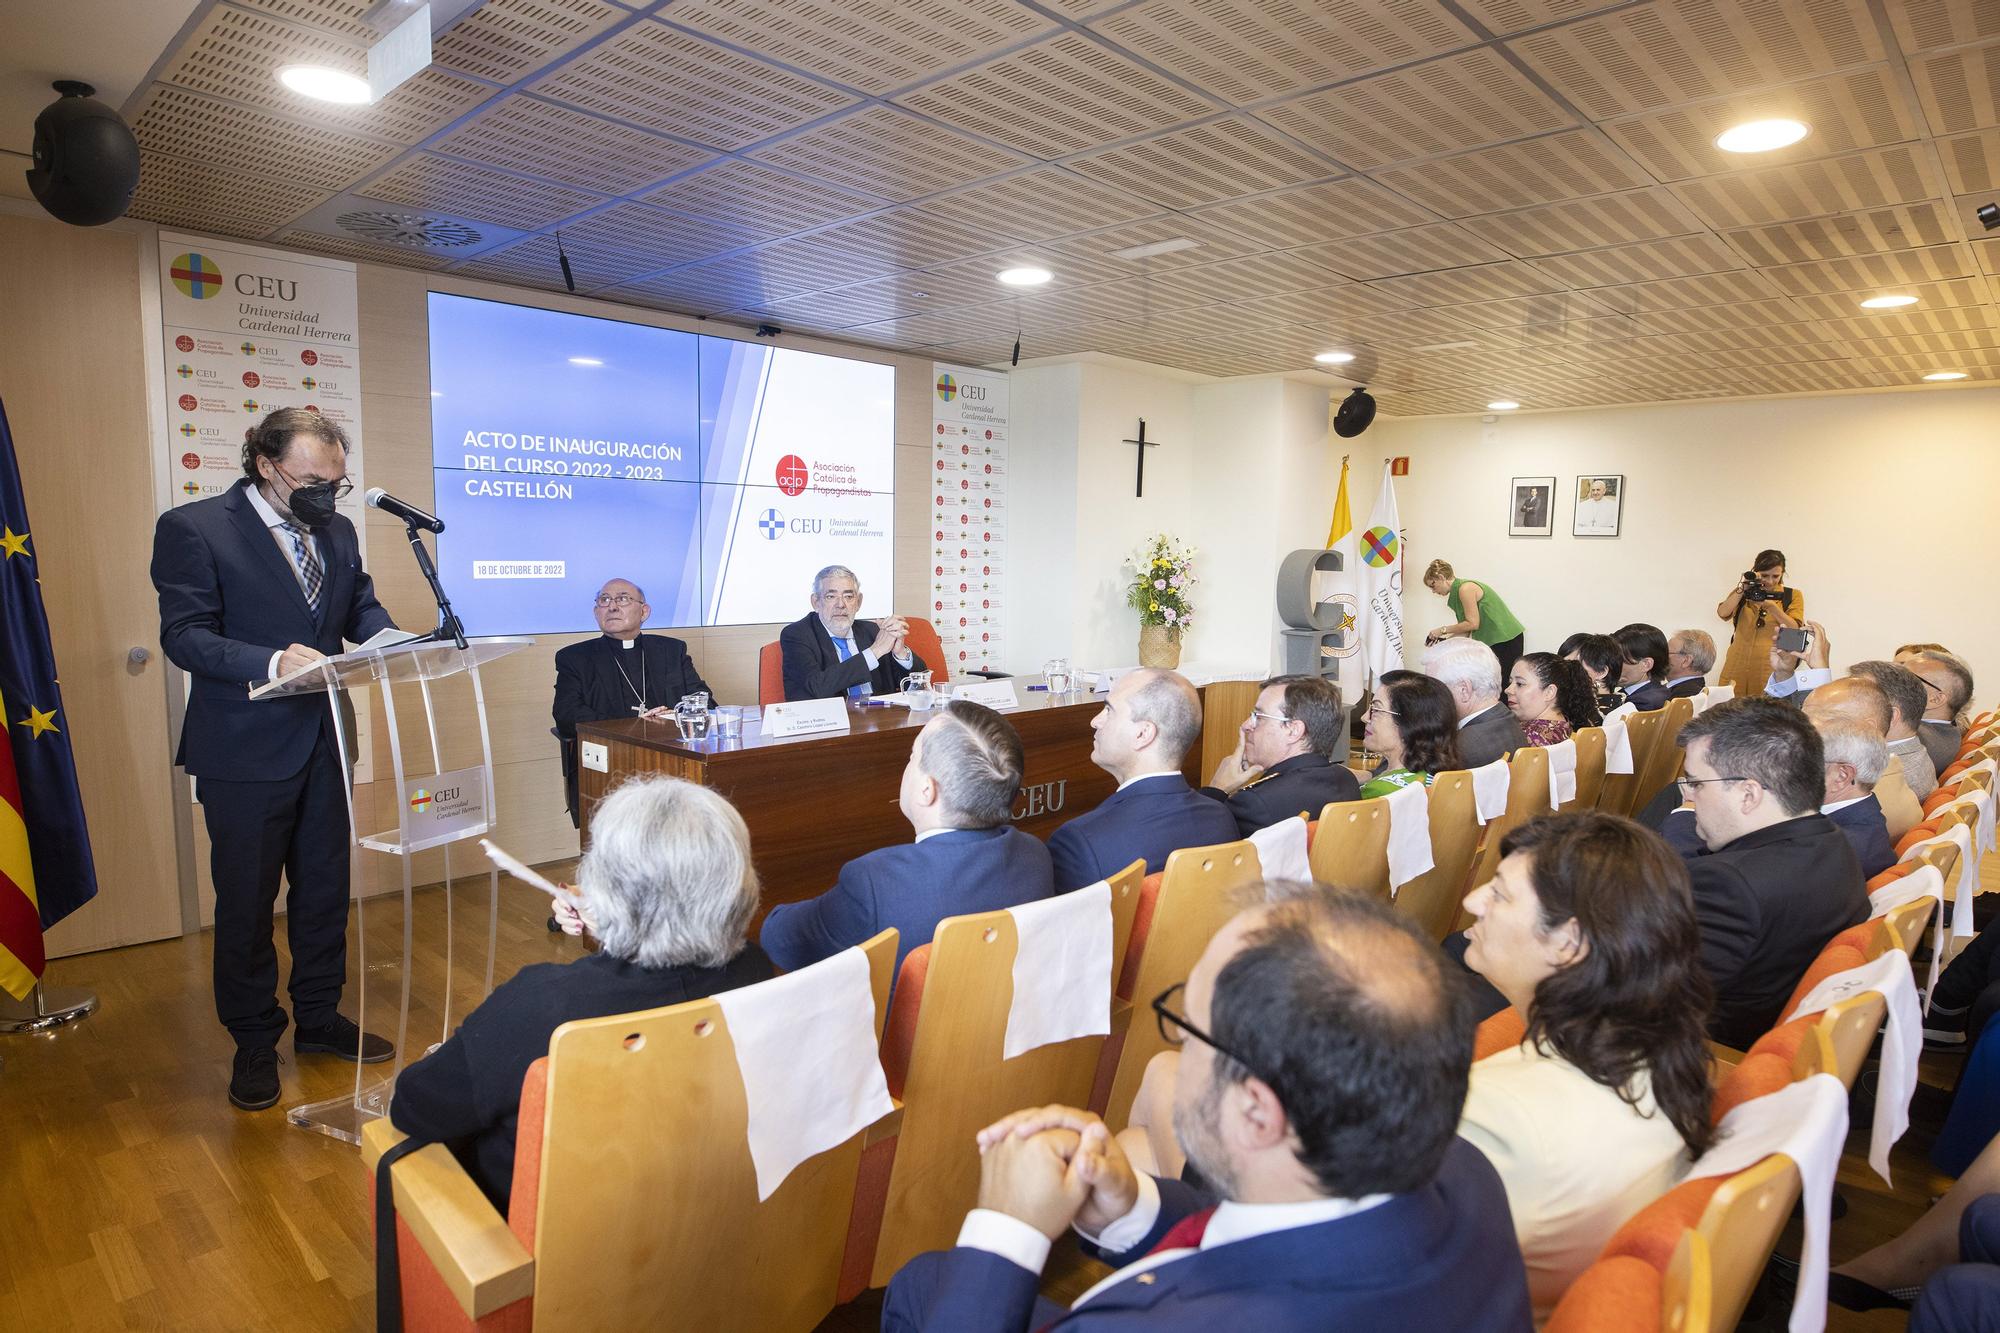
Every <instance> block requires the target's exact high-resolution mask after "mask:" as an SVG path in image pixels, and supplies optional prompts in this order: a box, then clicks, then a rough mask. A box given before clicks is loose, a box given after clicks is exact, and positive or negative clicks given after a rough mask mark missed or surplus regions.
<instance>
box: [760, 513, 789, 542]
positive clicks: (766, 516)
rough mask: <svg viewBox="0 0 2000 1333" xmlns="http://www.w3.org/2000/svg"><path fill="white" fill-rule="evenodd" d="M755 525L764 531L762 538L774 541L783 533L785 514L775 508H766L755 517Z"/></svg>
mask: <svg viewBox="0 0 2000 1333" xmlns="http://www.w3.org/2000/svg"><path fill="white" fill-rule="evenodd" d="M757 526H758V528H759V529H761V530H762V531H763V533H764V540H766V541H773V542H774V541H776V540H778V538H780V537H782V536H784V534H785V516H784V515H783V514H781V513H779V512H778V511H777V510H775V509H766V510H765V511H764V512H763V513H762V514H761V515H759V516H758V518H757Z"/></svg>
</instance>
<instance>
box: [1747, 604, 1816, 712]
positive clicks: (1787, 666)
mask: <svg viewBox="0 0 2000 1333" xmlns="http://www.w3.org/2000/svg"><path fill="white" fill-rule="evenodd" d="M1804 628H1805V629H1806V630H1807V631H1808V632H1809V633H1810V634H1811V635H1812V642H1811V643H1810V644H1808V645H1807V646H1806V650H1805V651H1804V652H1803V653H1788V652H1786V651H1785V650H1784V649H1782V648H1780V647H1778V646H1777V644H1776V642H1775V640H1774V641H1773V643H1772V645H1771V662H1770V675H1769V676H1768V677H1767V678H1766V679H1765V681H1764V693H1765V694H1766V695H1768V696H1769V697H1770V698H1773V699H1789V700H1791V701H1792V702H1793V703H1803V702H1805V699H1806V696H1807V695H1809V694H1811V693H1812V692H1813V691H1814V690H1816V689H1818V688H1819V687H1820V686H1822V685H1824V684H1826V683H1827V682H1828V681H1830V680H1832V679H1833V667H1832V661H1833V644H1832V643H1831V642H1830V641H1829V640H1828V639H1827V635H1826V627H1825V626H1823V625H1821V624H1820V623H1819V622H1818V621H1817V620H1808V621H1807V622H1806V623H1805V626H1804ZM1739 697H1741V696H1739Z"/></svg>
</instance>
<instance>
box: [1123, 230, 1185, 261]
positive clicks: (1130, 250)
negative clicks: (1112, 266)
mask: <svg viewBox="0 0 2000 1333" xmlns="http://www.w3.org/2000/svg"><path fill="white" fill-rule="evenodd" d="M1200 244H1201V242H1200V241H1197V240H1196V239H1194V237H1192V236H1175V237H1173V238H1171V239H1169V240H1164V241H1154V242H1153V243H1152V244H1150V245H1128V246H1126V247H1125V248H1124V249H1123V250H1113V251H1111V252H1110V253H1111V257H1112V258H1113V259H1151V258H1152V257H1153V256H1154V255H1170V254H1172V253H1174V252H1175V251H1176V250H1192V249H1194V248H1195V247H1197V246H1199V245H1200Z"/></svg>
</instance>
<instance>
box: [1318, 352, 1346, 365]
mask: <svg viewBox="0 0 2000 1333" xmlns="http://www.w3.org/2000/svg"><path fill="white" fill-rule="evenodd" d="M1353 359H1354V353H1352V352H1321V353H1320V354H1319V355H1318V356H1316V357H1314V358H1313V360H1315V361H1317V362H1319V363H1320V364H1321V365H1322V366H1344V365H1346V364H1347V363H1348V362H1350V361H1352V360H1353Z"/></svg>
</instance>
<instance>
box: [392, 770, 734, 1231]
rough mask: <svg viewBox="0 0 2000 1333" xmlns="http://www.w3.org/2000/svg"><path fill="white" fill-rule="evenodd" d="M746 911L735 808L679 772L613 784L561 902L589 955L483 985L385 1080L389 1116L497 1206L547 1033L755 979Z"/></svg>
mask: <svg viewBox="0 0 2000 1333" xmlns="http://www.w3.org/2000/svg"><path fill="white" fill-rule="evenodd" d="M756 912H757V872H756V870H755V869H753V868H752V866H751V864H750V831H749V829H747V828H746V827H744V824H743V817H742V816H741V815H739V814H737V813H736V808H735V807H734V806H732V805H730V804H729V802H728V801H726V800H724V799H723V798H722V797H721V796H720V795H718V794H716V793H715V792H712V791H710V790H709V789H708V788H706V787H698V786H696V785H695V784H693V783H691V782H683V781H681V780H680V779H678V778H667V777H635V778H631V779H629V780H627V781H625V782H623V783H621V784H619V786H618V788H617V789H616V790H615V791H613V792H612V793H611V794H610V795H609V796H606V797H605V798H604V800H603V802H602V803H601V804H600V805H599V806H598V807H597V811H596V813H595V814H594V815H593V816H592V817H591V821H590V847H589V850H588V851H586V852H585V853H584V855H583V863H582V864H581V865H580V866H579V867H578V868H577V899H576V902H575V904H574V906H570V905H568V904H564V905H562V906H561V907H560V908H559V909H558V915H559V916H563V917H566V918H567V919H568V920H569V921H570V923H571V925H572V926H574V927H578V928H580V929H584V930H588V931H589V932H590V933H591V934H592V935H593V936H595V937H596V939H597V942H598V951H597V952H596V953H592V954H585V955H584V956H583V957H581V958H578V959H576V960H575V961H574V962H569V963H535V964H531V965H530V966H528V967H524V968H522V969H521V970H520V971H519V972H517V973H515V974H514V975H513V976H512V977H511V978H509V979H508V980H506V981H504V982H502V983H501V984H500V985H498V986H496V987H494V989H493V993H492V994H491V995H488V996H487V997H486V999H485V1000H484V1001H482V1002H481V1003H480V1005H479V1007H478V1008H476V1009H474V1010H473V1011H472V1012H471V1013H470V1014H467V1015H466V1018H465V1022H464V1023H462V1024H461V1025H460V1026H459V1029H458V1031H456V1032H454V1033H452V1035H451V1036H450V1038H448V1039H447V1040H446V1041H445V1043H444V1044H443V1045H442V1046H440V1047H438V1048H437V1049H436V1050H434V1051H432V1052H431V1053H430V1054H429V1055H427V1056H425V1057H424V1058H423V1059H421V1060H419V1061H417V1062H416V1063H415V1064H413V1065H411V1066H410V1067H409V1068H407V1069H405V1070H404V1071H403V1073H402V1077H400V1078H399V1079H397V1080H396V1095H395V1099H394V1100H393V1101H391V1102H390V1103H389V1120H390V1122H391V1123H392V1124H394V1125H395V1126H396V1128H397V1129H400V1130H402V1131H403V1132H404V1133H405V1134H408V1135H409V1136H410V1137H411V1138H413V1139H420V1140H424V1141H427V1142H433V1143H444V1144H447V1145H449V1146H450V1147H451V1150H452V1151H453V1153H455V1154H456V1155H457V1156H458V1158H459V1160H460V1161H461V1162H463V1163H464V1164H465V1169H466V1171H467V1172H468V1173H469V1174H470V1175H471V1176H472V1178H473V1179H474V1180H475V1181H477V1182H478V1183H479V1187H480V1188H481V1189H482V1190H484V1191H485V1193H486V1197H487V1198H488V1199H490V1200H492V1202H493V1206H494V1207H496V1208H498V1209H500V1210H501V1211H502V1212H505V1211H506V1210H507V1200H508V1195H509V1192H510V1191H511V1189H512V1187H513V1179H514V1136H515V1133H516V1131H517V1129H518V1125H519V1116H520V1101H521V1080H522V1078H524V1077H525V1076H526V1075H527V1072H528V1066H529V1065H531V1064H533V1063H534V1062H535V1061H536V1060H538V1059H540V1058H541V1057H542V1056H545V1055H547V1054H548V1053H549V1038H550V1037H551V1036H553V1035H554V1033H555V1030H556V1029H557V1028H559V1027H561V1026H562V1025H563V1024H564V1023H568V1022H571V1021H573V1020H576V1019H580V1018H602V1017H605V1016H607V1015H610V1014H629V1013H634V1012H636V1011H638V1010H641V1009H657V1008H660V1007H661V1006H663V1005H669V1004H681V1003H683V1002H685V1001H688V1000H699V999H704V998H706V997H708V996H710V995H714V994H716V993H718V992H720V991H726V990H734V989H736V988H737V987H738V986H748V985H750V984H751V983H753V982H758V981H763V980H766V979H767V978H769V977H770V976H771V975H772V968H771V960H770V959H769V958H766V957H765V956H764V951H763V950H762V949H760V948H758V947H757V946H756V945H754V944H748V943H746V942H745V939H744V932H745V931H747V930H748V929H749V926H750V918H751V917H752V916H754V915H756ZM537 1132H539V1129H537Z"/></svg>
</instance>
